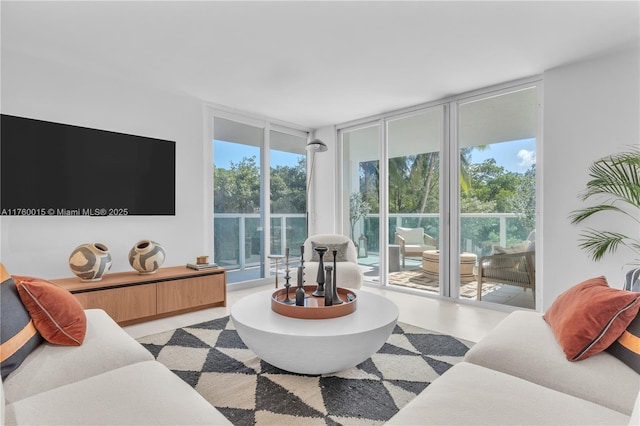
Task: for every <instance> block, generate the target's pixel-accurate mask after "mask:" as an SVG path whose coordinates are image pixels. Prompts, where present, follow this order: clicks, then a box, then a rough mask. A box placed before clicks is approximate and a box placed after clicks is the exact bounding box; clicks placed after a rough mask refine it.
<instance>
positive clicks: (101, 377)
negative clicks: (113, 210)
mask: <svg viewBox="0 0 640 426" xmlns="http://www.w3.org/2000/svg"><path fill="white" fill-rule="evenodd" d="M85 313H86V317H87V331H86V336H85V340H84V343H83V344H82V345H81V346H58V345H52V344H49V343H42V344H41V345H40V346H39V347H38V348H37V349H35V350H34V351H33V352H32V353H30V354H29V356H28V357H27V358H26V359H25V361H24V362H23V363H22V364H21V365H20V367H18V368H17V369H16V370H15V371H14V372H12V373H11V374H10V375H9V376H8V377H7V378H6V379H5V380H4V382H3V384H2V389H1V390H2V394H3V395H2V397H3V398H2V399H3V401H2V402H3V403H2V404H0V410H2V417H0V420H1V421H2V424H3V425H4V424H6V425H45V424H46V425H134V424H135V425H181V424H184V425H197V424H206V425H222V424H231V423H230V422H229V421H228V420H227V419H226V418H225V417H224V416H223V415H222V413H220V412H219V411H218V410H216V409H215V408H214V407H213V406H212V405H211V404H209V403H208V402H207V401H206V400H205V399H204V398H203V397H202V396H200V394H198V393H197V392H196V391H195V390H194V389H193V388H191V387H190V386H189V385H188V384H186V383H185V382H183V381H182V380H181V379H180V378H178V377H177V376H176V375H175V374H173V373H172V372H171V371H170V370H168V369H167V368H166V367H165V366H163V365H162V364H160V363H159V362H157V361H155V360H154V358H153V356H152V355H151V354H150V353H149V352H148V351H147V350H146V349H145V348H144V347H143V346H142V345H140V344H139V343H138V342H136V341H135V340H134V339H133V338H132V337H130V336H129V335H128V334H127V333H126V332H125V331H124V330H122V328H120V326H118V325H117V324H116V323H115V322H114V321H113V320H112V319H111V318H110V317H109V316H108V315H107V314H106V313H105V312H104V311H102V310H99V309H89V310H86V311H85Z"/></svg>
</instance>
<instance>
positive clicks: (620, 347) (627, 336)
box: [607, 314, 640, 374]
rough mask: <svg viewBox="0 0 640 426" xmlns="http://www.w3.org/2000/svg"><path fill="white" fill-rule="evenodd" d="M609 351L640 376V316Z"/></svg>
mask: <svg viewBox="0 0 640 426" xmlns="http://www.w3.org/2000/svg"><path fill="white" fill-rule="evenodd" d="M607 351H608V352H609V353H610V354H611V355H613V356H615V357H616V358H618V359H619V360H620V361H622V362H624V363H625V364H627V365H628V366H629V367H631V368H633V369H634V370H635V372H636V373H638V374H640V314H638V315H636V317H635V319H634V320H633V321H631V324H629V326H628V327H627V329H626V330H625V331H624V332H623V333H622V334H621V335H620V337H618V340H616V341H615V342H613V343H612V344H611V346H609V347H608V348H607Z"/></svg>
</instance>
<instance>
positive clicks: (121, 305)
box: [74, 284, 156, 323]
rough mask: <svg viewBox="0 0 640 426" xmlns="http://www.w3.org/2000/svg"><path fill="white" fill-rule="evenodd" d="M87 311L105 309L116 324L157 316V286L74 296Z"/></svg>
mask: <svg viewBox="0 0 640 426" xmlns="http://www.w3.org/2000/svg"><path fill="white" fill-rule="evenodd" d="M74 296H75V297H76V299H78V301H80V304H81V305H82V307H83V308H85V309H93V308H99V309H104V310H105V311H106V312H107V313H108V314H109V316H111V318H113V319H114V320H115V321H116V322H118V323H121V322H125V321H130V320H135V319H138V318H144V317H150V316H153V315H155V314H156V285H155V284H145V285H138V286H130V287H121V288H110V289H105V290H98V291H91V292H86V293H76V294H74Z"/></svg>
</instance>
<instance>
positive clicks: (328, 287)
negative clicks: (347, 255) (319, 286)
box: [324, 266, 333, 306]
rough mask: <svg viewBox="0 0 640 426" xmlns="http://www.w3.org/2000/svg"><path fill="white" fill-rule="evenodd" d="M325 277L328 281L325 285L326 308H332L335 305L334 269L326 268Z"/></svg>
mask: <svg viewBox="0 0 640 426" xmlns="http://www.w3.org/2000/svg"><path fill="white" fill-rule="evenodd" d="M324 270H325V277H326V281H325V283H324V306H332V305H333V280H332V279H331V278H332V275H333V267H332V266H325V267H324Z"/></svg>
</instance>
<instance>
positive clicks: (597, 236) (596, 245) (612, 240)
mask: <svg viewBox="0 0 640 426" xmlns="http://www.w3.org/2000/svg"><path fill="white" fill-rule="evenodd" d="M581 237H582V238H581V239H580V241H581V243H580V244H579V245H580V247H581V248H583V249H584V250H585V251H586V252H587V253H589V254H590V255H591V258H592V259H593V260H594V261H598V260H600V259H602V257H603V256H604V255H605V254H606V253H613V252H615V251H616V250H617V249H618V246H619V245H621V244H623V245H625V244H624V241H625V240H626V239H628V238H627V236H625V235H623V234H620V233H617V232H609V231H597V230H595V229H588V230H587V231H585V232H584V233H582V234H581Z"/></svg>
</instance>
